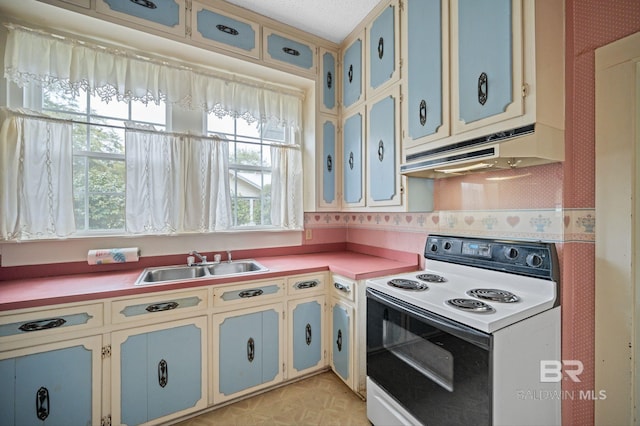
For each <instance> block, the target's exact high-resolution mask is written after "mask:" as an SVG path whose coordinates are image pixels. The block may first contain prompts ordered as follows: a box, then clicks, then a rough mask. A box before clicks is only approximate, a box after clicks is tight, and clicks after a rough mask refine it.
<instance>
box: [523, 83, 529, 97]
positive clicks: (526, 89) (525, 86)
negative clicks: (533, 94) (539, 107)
mask: <svg viewBox="0 0 640 426" xmlns="http://www.w3.org/2000/svg"><path fill="white" fill-rule="evenodd" d="M528 95H529V85H528V84H527V83H524V84H523V85H522V97H523V98H526V97H527V96H528Z"/></svg>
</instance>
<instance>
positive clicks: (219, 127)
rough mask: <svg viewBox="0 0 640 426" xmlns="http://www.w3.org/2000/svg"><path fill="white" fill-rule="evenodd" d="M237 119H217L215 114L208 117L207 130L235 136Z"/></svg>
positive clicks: (225, 117) (227, 117) (226, 117)
mask: <svg viewBox="0 0 640 426" xmlns="http://www.w3.org/2000/svg"><path fill="white" fill-rule="evenodd" d="M235 126H236V125H235V119H234V118H232V117H229V116H224V117H222V118H219V117H216V116H215V114H209V115H208V116H207V130H208V131H210V132H215V133H226V134H229V135H234V134H235Z"/></svg>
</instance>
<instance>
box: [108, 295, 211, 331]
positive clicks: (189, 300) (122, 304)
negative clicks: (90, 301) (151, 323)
mask: <svg viewBox="0 0 640 426" xmlns="http://www.w3.org/2000/svg"><path fill="white" fill-rule="evenodd" d="M206 308H207V290H196V291H188V292H182V293H173V294H157V295H152V296H144V297H138V298H135V299H127V300H116V301H114V302H112V303H111V316H112V321H113V323H116V324H117V323H122V322H128V321H139V320H143V319H146V318H148V317H154V318H156V317H158V316H163V315H168V314H170V313H172V312H176V311H179V312H180V315H185V314H187V313H189V312H194V311H200V310H203V309H206Z"/></svg>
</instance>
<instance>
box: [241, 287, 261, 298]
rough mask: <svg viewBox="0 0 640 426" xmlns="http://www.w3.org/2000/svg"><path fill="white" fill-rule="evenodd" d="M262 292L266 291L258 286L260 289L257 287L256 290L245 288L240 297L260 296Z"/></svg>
mask: <svg viewBox="0 0 640 426" xmlns="http://www.w3.org/2000/svg"><path fill="white" fill-rule="evenodd" d="M262 293H264V292H263V291H262V289H259V288H258V289H255V290H245V291H241V292H240V294H239V296H240V297H244V298H247V297H256V296H260V295H261V294H262Z"/></svg>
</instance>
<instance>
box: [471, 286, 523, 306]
mask: <svg viewBox="0 0 640 426" xmlns="http://www.w3.org/2000/svg"><path fill="white" fill-rule="evenodd" d="M467 294H468V295H469V296H471V297H477V298H478V299H483V300H491V301H492V302H500V303H514V302H517V301H519V300H520V298H519V297H518V296H516V295H515V294H513V293H511V292H510V291H506V290H497V289H495V288H474V289H473V290H469V291H467Z"/></svg>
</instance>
